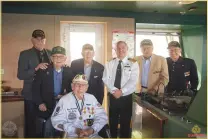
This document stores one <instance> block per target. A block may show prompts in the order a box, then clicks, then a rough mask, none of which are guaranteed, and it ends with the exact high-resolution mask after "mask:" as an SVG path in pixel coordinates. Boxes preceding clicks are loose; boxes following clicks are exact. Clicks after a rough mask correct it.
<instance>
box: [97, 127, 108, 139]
mask: <svg viewBox="0 0 208 139" xmlns="http://www.w3.org/2000/svg"><path fill="white" fill-rule="evenodd" d="M98 135H99V136H101V137H102V138H111V134H110V127H109V125H108V124H106V125H105V126H104V127H103V128H102V129H101V130H100V132H98Z"/></svg>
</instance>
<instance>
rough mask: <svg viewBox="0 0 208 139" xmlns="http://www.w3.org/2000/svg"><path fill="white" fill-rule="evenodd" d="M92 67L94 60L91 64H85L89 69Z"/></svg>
mask: <svg viewBox="0 0 208 139" xmlns="http://www.w3.org/2000/svg"><path fill="white" fill-rule="evenodd" d="M92 65H93V60H92V62H91V64H84V67H85V68H88V67H92Z"/></svg>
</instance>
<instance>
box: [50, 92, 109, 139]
mask: <svg viewBox="0 0 208 139" xmlns="http://www.w3.org/2000/svg"><path fill="white" fill-rule="evenodd" d="M76 104H77V103H76V99H75V97H74V95H73V93H72V92H71V93H69V94H67V95H65V96H63V97H62V98H61V99H60V100H59V102H58V104H57V105H56V108H55V109H54V112H53V114H52V116H51V121H52V125H53V127H54V128H55V129H57V130H60V131H65V132H67V137H78V136H77V134H76V133H75V129H76V128H80V129H87V128H89V126H88V125H87V119H88V121H89V119H93V120H94V122H93V124H92V126H91V127H92V128H93V129H94V134H93V135H91V136H95V135H97V134H98V132H99V131H100V130H101V129H102V128H103V127H104V125H106V124H107V123H108V117H107V114H106V112H105V110H104V109H103V107H102V106H101V105H100V103H99V102H98V101H97V99H96V98H95V97H94V96H93V95H91V94H88V93H85V94H84V105H83V110H82V113H81V117H82V119H80V113H79V110H78V108H77V105H76ZM79 105H80V103H79Z"/></svg>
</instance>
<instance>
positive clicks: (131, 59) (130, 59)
mask: <svg viewBox="0 0 208 139" xmlns="http://www.w3.org/2000/svg"><path fill="white" fill-rule="evenodd" d="M128 60H129V61H131V62H133V63H134V62H136V59H133V58H128Z"/></svg>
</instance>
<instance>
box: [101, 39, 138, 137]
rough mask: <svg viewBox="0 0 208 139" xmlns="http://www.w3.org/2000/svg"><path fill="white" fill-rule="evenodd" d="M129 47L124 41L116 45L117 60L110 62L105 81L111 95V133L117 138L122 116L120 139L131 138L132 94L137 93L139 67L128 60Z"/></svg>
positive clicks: (134, 62)
mask: <svg viewBox="0 0 208 139" xmlns="http://www.w3.org/2000/svg"><path fill="white" fill-rule="evenodd" d="M127 53H128V46H127V44H126V43H125V42H124V41H119V42H118V43H117V45H116V54H117V58H115V59H113V60H111V61H110V62H108V63H107V64H106V66H105V70H104V73H103V81H104V83H105V85H106V86H107V88H108V92H109V94H110V107H109V118H110V131H111V135H112V137H113V138H117V136H118V133H117V130H118V122H119V121H118V120H119V116H120V138H131V132H130V122H131V116H132V93H134V92H135V91H136V84H137V80H138V78H139V67H138V64H137V62H136V60H134V59H131V58H128V56H127Z"/></svg>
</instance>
